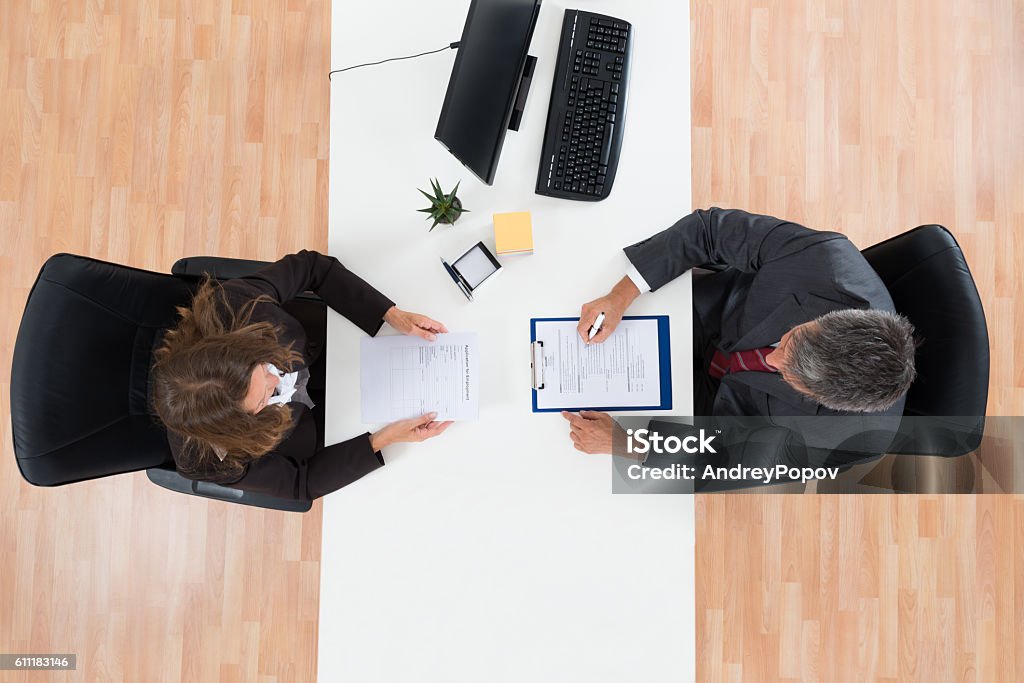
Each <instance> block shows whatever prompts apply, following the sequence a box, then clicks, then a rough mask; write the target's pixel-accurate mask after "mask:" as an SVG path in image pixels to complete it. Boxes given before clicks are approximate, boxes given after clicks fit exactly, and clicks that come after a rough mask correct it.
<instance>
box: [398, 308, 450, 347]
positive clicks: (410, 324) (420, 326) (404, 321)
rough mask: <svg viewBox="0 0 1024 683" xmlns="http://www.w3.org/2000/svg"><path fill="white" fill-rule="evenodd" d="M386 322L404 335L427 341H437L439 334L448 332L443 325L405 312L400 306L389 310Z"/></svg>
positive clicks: (425, 317) (422, 316)
mask: <svg viewBox="0 0 1024 683" xmlns="http://www.w3.org/2000/svg"><path fill="white" fill-rule="evenodd" d="M384 322H386V323H387V324H388V325H391V327H393V328H395V329H396V330H398V331H399V332H401V333H402V334H409V335H412V336H414V337H422V338H423V339H426V340H427V341H434V340H435V339H437V335H438V334H440V333H442V332H447V331H448V328H447V327H445V326H444V324H443V323H439V322H437V321H436V320H432V319H430V318H428V317H427V316H425V315H420V314H419V313H410V312H408V311H403V310H402V309H400V308H399V307H398V306H392V307H391V308H389V309H388V312H387V313H385V314H384Z"/></svg>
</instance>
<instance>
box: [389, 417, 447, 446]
mask: <svg viewBox="0 0 1024 683" xmlns="http://www.w3.org/2000/svg"><path fill="white" fill-rule="evenodd" d="M435 417H437V413H427V414H426V415H421V416H419V417H413V418H409V419H408V420H399V421H398V422H392V423H391V424H389V425H388V426H387V427H384V428H383V429H381V430H380V431H378V432H375V433H374V434H371V435H370V447H371V448H373V450H374V451H379V450H380V449H382V448H384V447H386V446H390V445H391V444H395V443H415V442H419V441H426V440H427V439H432V438H434V437H435V436H439V435H441V434H443V433H444V430H446V429H448V427H449V426H451V424H452V423H451V420H449V421H447V422H434V418H435Z"/></svg>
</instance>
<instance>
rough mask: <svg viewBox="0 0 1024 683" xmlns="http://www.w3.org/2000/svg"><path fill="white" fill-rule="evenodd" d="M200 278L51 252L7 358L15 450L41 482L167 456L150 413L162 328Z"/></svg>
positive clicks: (24, 469)
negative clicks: (156, 350) (154, 356)
mask: <svg viewBox="0 0 1024 683" xmlns="http://www.w3.org/2000/svg"><path fill="white" fill-rule="evenodd" d="M196 283H197V279H196V278H193V277H179V276H173V275H166V274H162V273H153V272H149V271H145V270H139V269H136V268H129V267H127V266H121V265H117V264H113V263H106V262H104V261H97V260H95V259H90V258H85V257H81V256H74V255H71V254H57V255H55V256H52V257H50V258H49V259H48V260H47V261H46V263H45V264H43V267H42V269H41V270H40V272H39V277H38V278H37V279H36V283H35V285H34V286H33V288H32V291H31V293H30V294H29V298H28V303H27V304H26V306H25V313H24V315H23V316H22V320H21V326H20V328H19V330H18V338H17V341H16V342H15V347H14V359H13V364H12V367H11V422H12V436H13V441H14V453H15V456H16V458H17V461H18V466H19V468H20V470H21V473H22V475H23V476H24V477H25V479H26V480H28V481H29V482H31V483H33V484H36V485H38V486H53V485H59V484H68V483H71V482H75V481H82V480H85V479H94V478H97V477H104V476H108V475H111V474H120V473H123V472H132V471H136V470H142V469H146V468H149V467H156V466H160V465H165V464H166V463H168V462H173V460H172V458H171V453H170V449H169V448H168V445H167V438H166V435H165V433H164V430H163V428H162V427H161V426H160V424H159V422H158V420H157V419H156V418H155V417H154V416H153V415H152V414H151V411H150V406H149V401H148V395H149V369H150V364H151V358H152V353H153V349H154V347H155V345H156V343H158V341H159V339H160V336H161V333H162V331H163V330H164V329H166V328H167V327H169V326H170V325H172V324H173V323H174V321H175V320H176V316H177V314H176V311H175V308H176V307H177V306H183V305H188V303H189V301H190V300H191V295H192V292H193V291H194V288H195V286H196Z"/></svg>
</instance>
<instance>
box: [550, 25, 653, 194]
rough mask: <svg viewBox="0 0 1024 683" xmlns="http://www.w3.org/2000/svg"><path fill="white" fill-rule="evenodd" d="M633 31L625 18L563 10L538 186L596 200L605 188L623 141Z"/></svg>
mask: <svg viewBox="0 0 1024 683" xmlns="http://www.w3.org/2000/svg"><path fill="white" fill-rule="evenodd" d="M632 39H633V27H632V26H631V25H630V24H629V22H626V21H622V20H621V19H616V18H614V17H608V16H605V15H603V14H592V13H591V12H584V11H582V10H575V9H567V10H565V18H564V19H563V20H562V39H561V41H560V42H559V44H558V61H557V63H556V64H555V80H554V83H553V84H552V86H551V103H550V104H549V105H548V123H547V128H546V129H545V130H544V147H543V148H542V150H541V155H540V171H539V172H538V173H537V194H542V195H547V196H549V197H561V198H563V199H578V200H582V201H589V202H596V201H600V200H602V199H604V198H605V197H607V196H608V194H609V193H610V192H611V190H612V183H614V182H615V171H616V169H617V168H618V165H619V149H620V148H621V146H622V122H623V118H624V116H625V113H626V89H627V87H628V84H629V56H630V50H631V45H632Z"/></svg>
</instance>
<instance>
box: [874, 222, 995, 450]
mask: <svg viewBox="0 0 1024 683" xmlns="http://www.w3.org/2000/svg"><path fill="white" fill-rule="evenodd" d="M861 253H862V254H864V258H865V259H867V261H868V263H870V264H871V267H872V268H874V269H875V272H877V273H878V275H879V277H881V278H882V281H883V282H885V286H886V288H887V289H888V290H889V294H890V295H891V296H892V300H893V303H894V304H895V306H896V310H897V311H898V312H900V313H902V314H903V315H905V316H906V317H907V318H908V319H909V320H910V322H911V323H913V325H914V327H915V328H916V329H917V333H918V335H919V336H920V337H921V339H922V340H923V343H922V344H921V346H920V347H919V348H918V350H917V357H916V361H915V362H916V365H917V379H916V380H915V381H914V384H913V385H912V386H911V387H910V391H909V393H908V394H907V401H906V405H905V406H904V408H903V422H902V424H901V425H900V429H899V432H898V433H897V435H896V438H895V440H894V441H893V444H892V445H891V446H890V447H889V453H894V454H908V455H943V456H958V455H963V454H965V453H969V452H971V451H973V450H976V449H977V448H978V446H979V444H980V443H981V438H982V434H983V432H984V430H985V411H986V405H987V403H988V384H989V350H988V326H987V325H986V323H985V310H984V308H983V307H982V305H981V297H979V296H978V288H977V287H976V286H975V284H974V278H973V277H971V271H970V268H968V267H967V260H966V259H965V258H964V253H963V251H962V250H961V249H960V245H959V244H957V242H956V239H954V238H953V235H952V234H951V233H950V232H949V231H948V230H947V229H946V228H944V227H942V226H941V225H922V226H920V227H917V228H914V229H913V230H909V231H907V232H905V233H903V234H901V235H897V236H896V237H893V238H891V239H888V240H885V241H884V242H880V243H878V244H876V245H874V246H872V247H868V248H867V249H865V250H863V251H862V252H861Z"/></svg>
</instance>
